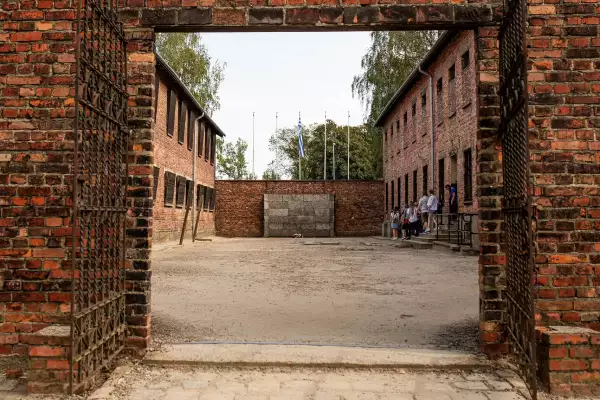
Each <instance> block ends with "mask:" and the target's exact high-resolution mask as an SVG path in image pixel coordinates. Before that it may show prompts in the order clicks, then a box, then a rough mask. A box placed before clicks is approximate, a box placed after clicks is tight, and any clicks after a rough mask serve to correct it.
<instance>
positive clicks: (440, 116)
mask: <svg viewBox="0 0 600 400" xmlns="http://www.w3.org/2000/svg"><path fill="white" fill-rule="evenodd" d="M442 92H443V84H442V78H440V79H438V81H437V84H436V122H437V124H438V125H441V124H442V122H444V100H443V97H444V96H443V93H442Z"/></svg>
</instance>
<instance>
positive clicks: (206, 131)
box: [204, 127, 210, 161]
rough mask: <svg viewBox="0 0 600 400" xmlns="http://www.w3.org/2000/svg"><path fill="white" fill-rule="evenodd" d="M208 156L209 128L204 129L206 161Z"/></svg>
mask: <svg viewBox="0 0 600 400" xmlns="http://www.w3.org/2000/svg"><path fill="white" fill-rule="evenodd" d="M209 155H210V128H209V127H205V128H204V159H205V160H206V161H208V156H209Z"/></svg>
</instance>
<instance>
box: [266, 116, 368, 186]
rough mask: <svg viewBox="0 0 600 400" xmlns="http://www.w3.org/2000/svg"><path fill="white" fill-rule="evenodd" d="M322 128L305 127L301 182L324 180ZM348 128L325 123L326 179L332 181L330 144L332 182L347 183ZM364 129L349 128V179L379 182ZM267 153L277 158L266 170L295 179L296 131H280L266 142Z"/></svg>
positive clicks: (296, 162) (323, 126) (296, 166)
mask: <svg viewBox="0 0 600 400" xmlns="http://www.w3.org/2000/svg"><path fill="white" fill-rule="evenodd" d="M324 131H325V125H324V124H318V125H317V124H315V125H311V126H308V127H307V126H304V127H303V130H302V138H303V140H304V158H302V179H323V155H324V151H323V148H324ZM347 135H348V127H347V126H345V125H336V124H335V123H334V122H333V121H330V120H328V121H327V179H333V143H335V178H336V179H347V173H348V172H347V166H348V142H347V138H348V136H347ZM374 140H376V137H375V136H373V135H371V134H369V133H368V132H367V129H366V127H365V126H364V125H361V126H351V127H350V179H378V178H379V175H378V173H377V162H378V160H377V152H376V151H374V145H373V142H374ZM269 149H270V150H271V151H274V152H276V154H278V155H279V157H277V158H276V159H275V160H274V161H273V162H272V163H271V164H270V165H269V166H270V168H272V170H273V171H275V172H276V173H278V174H279V175H280V176H286V177H290V178H293V179H298V135H297V132H296V128H295V127H294V128H284V129H280V130H278V131H277V132H276V134H274V135H273V136H271V138H270V139H269Z"/></svg>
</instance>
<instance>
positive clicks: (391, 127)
mask: <svg viewBox="0 0 600 400" xmlns="http://www.w3.org/2000/svg"><path fill="white" fill-rule="evenodd" d="M393 137H394V123H393V122H392V125H391V126H390V140H392V138H393Z"/></svg>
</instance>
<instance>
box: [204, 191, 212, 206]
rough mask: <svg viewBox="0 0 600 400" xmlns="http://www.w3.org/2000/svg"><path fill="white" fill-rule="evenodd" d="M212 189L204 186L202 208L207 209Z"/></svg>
mask: <svg viewBox="0 0 600 400" xmlns="http://www.w3.org/2000/svg"><path fill="white" fill-rule="evenodd" d="M211 191H212V189H211V188H209V187H204V209H205V210H208V208H209V206H210V196H211Z"/></svg>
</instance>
